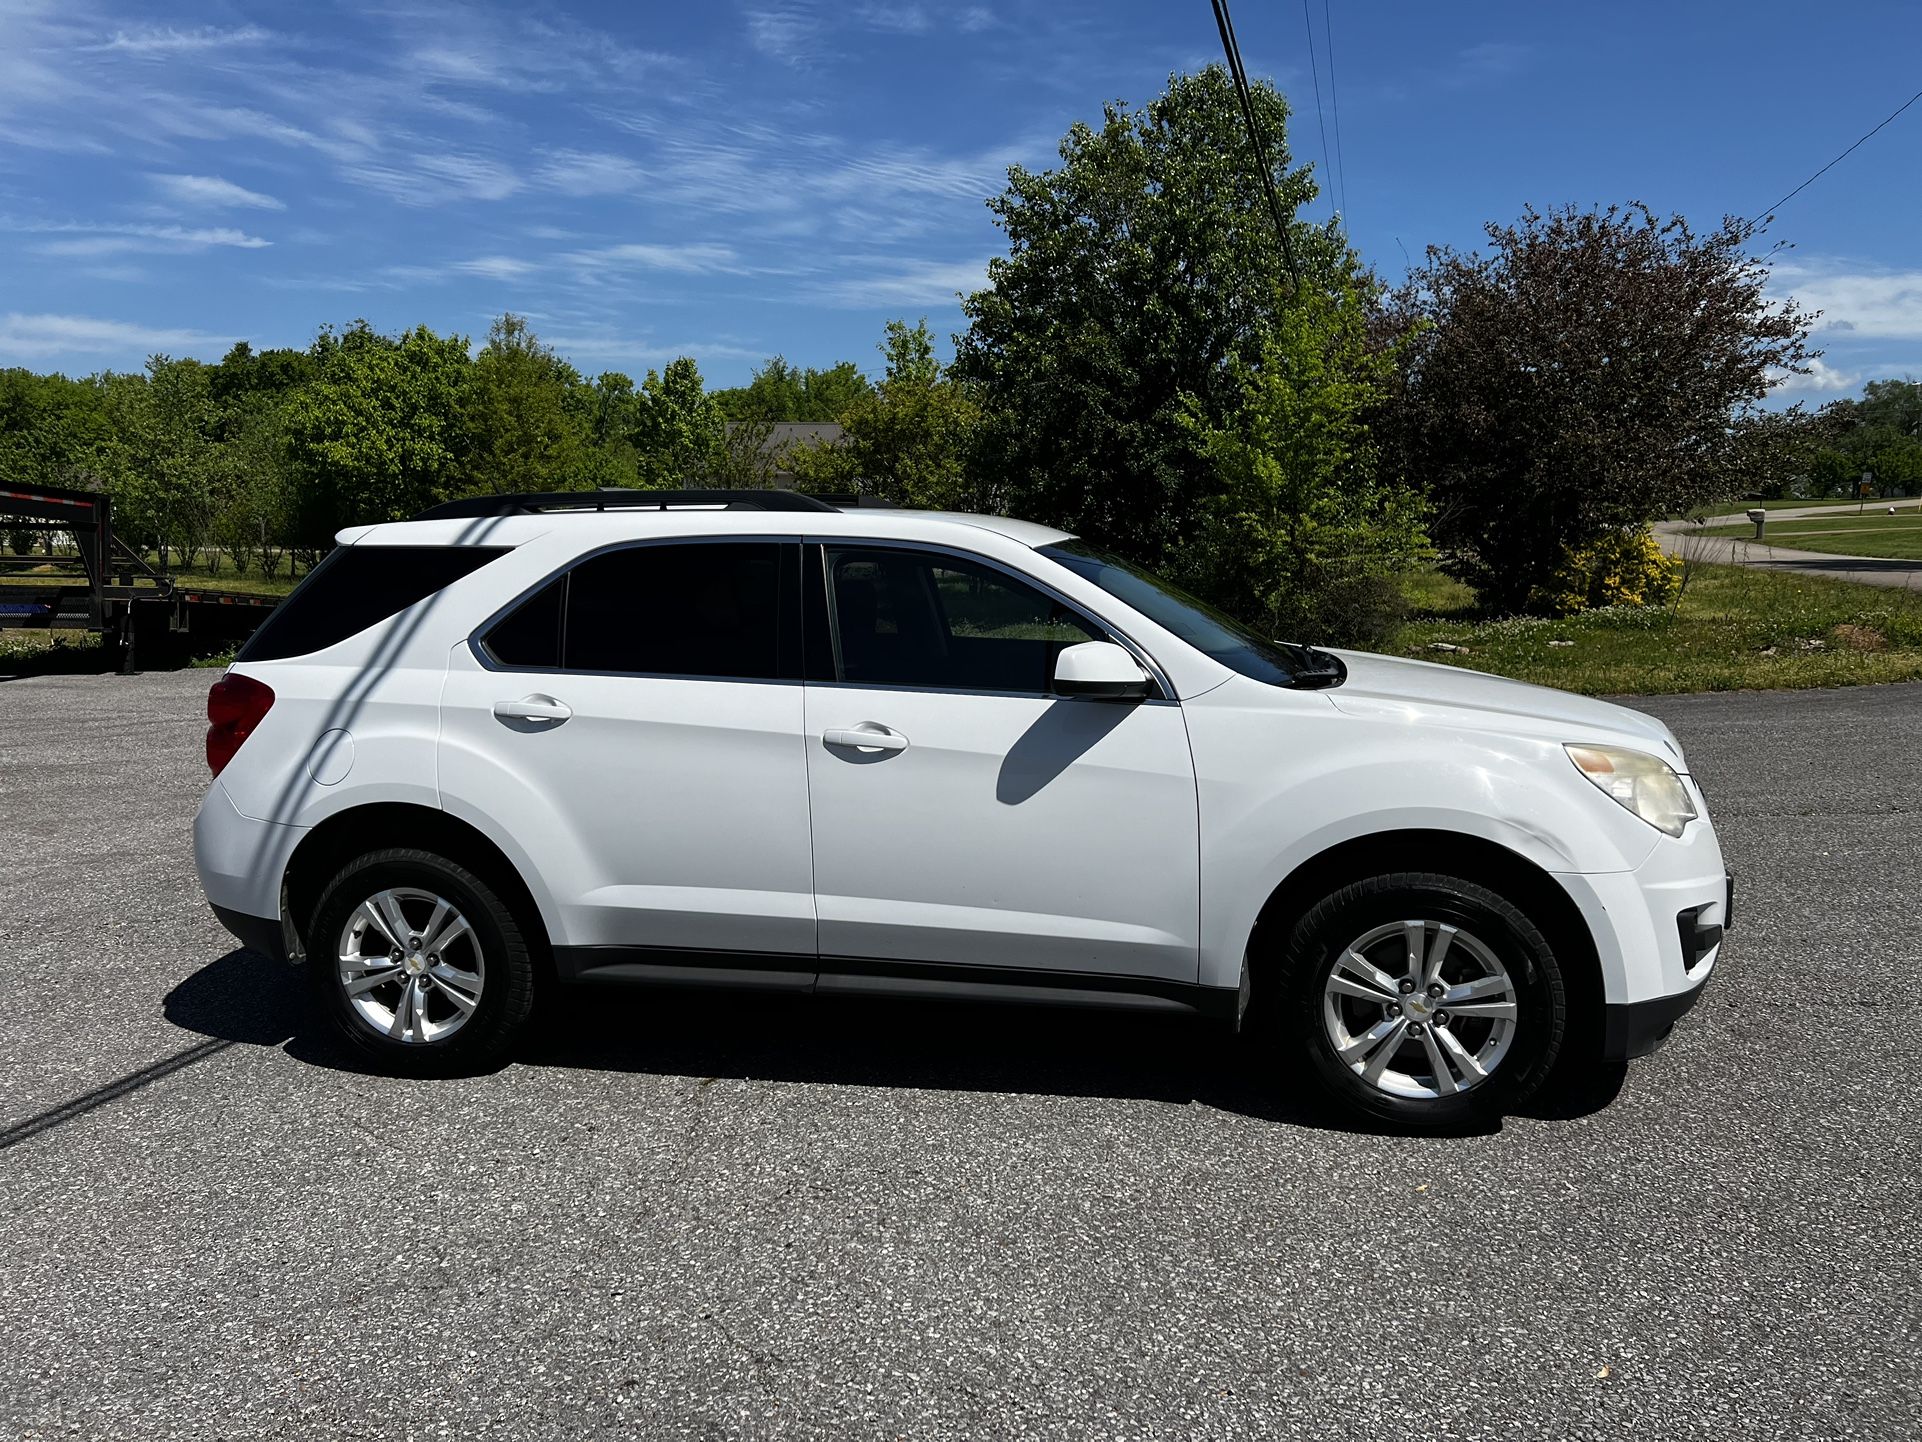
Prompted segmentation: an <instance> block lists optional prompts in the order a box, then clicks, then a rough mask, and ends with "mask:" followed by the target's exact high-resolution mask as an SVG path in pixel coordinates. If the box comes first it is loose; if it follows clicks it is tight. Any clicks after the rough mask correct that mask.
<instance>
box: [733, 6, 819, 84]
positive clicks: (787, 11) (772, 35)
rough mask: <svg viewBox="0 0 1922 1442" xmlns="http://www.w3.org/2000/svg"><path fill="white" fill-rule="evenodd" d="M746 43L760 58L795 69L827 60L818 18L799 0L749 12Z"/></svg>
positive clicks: (810, 7)
mask: <svg viewBox="0 0 1922 1442" xmlns="http://www.w3.org/2000/svg"><path fill="white" fill-rule="evenodd" d="M747 40H748V44H750V45H752V46H753V47H754V48H755V49H756V50H758V51H760V52H761V53H762V54H763V55H765V56H767V57H769V58H770V59H773V60H779V61H780V62H781V63H782V64H784V65H792V66H795V67H796V68H805V67H807V66H810V65H814V64H817V63H818V62H820V61H821V60H824V59H826V58H827V47H826V45H825V35H824V27H823V25H822V23H821V17H820V15H819V13H818V12H817V11H816V10H815V8H814V6H813V5H810V4H803V3H799V0H789V3H785V4H777V5H768V6H764V7H761V8H759V9H754V10H749V11H748V12H747Z"/></svg>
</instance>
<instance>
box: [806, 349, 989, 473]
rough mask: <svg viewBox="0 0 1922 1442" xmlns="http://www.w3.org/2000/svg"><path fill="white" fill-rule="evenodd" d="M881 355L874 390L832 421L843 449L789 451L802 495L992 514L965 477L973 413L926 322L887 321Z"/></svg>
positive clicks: (976, 421) (977, 417) (976, 417)
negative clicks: (840, 495)
mask: <svg viewBox="0 0 1922 1442" xmlns="http://www.w3.org/2000/svg"><path fill="white" fill-rule="evenodd" d="M881 354H882V355H883V356H884V357H885V361H886V364H885V368H884V370H883V372H882V377H881V382H880V384H879V385H877V386H874V387H873V388H872V389H870V390H869V391H868V392H867V393H866V394H863V395H858V396H857V397H856V399H855V400H854V402H853V404H852V405H851V406H850V407H849V408H848V409H847V410H845V411H843V412H842V413H841V414H840V416H839V420H840V422H841V425H842V427H843V428H844V429H845V431H846V433H847V434H846V436H845V438H844V439H843V441H842V442H841V443H840V444H838V445H817V446H810V447H797V448H795V449H794V450H792V451H789V452H788V454H787V466H788V469H789V470H791V471H793V472H794V474H795V476H796V478H797V479H798V480H799V481H800V482H801V484H802V485H803V486H804V487H806V488H809V489H815V490H828V491H846V490H857V489H859V490H863V491H866V492H868V493H870V494H873V495H877V496H881V497H884V498H886V499H888V500H891V501H899V502H901V503H903V504H905V505H910V506H921V507H927V508H930V509H935V510H985V509H991V508H992V497H991V496H990V495H988V494H985V493H984V490H983V488H980V487H978V486H976V485H975V483H974V482H973V480H972V479H971V477H970V473H969V469H968V463H969V459H970V456H971V454H972V451H973V448H974V438H975V432H976V430H977V428H978V427H979V425H980V421H981V412H980V407H979V406H977V405H976V404H975V402H974V400H973V398H972V397H971V396H970V395H969V394H968V390H967V388H966V387H965V386H963V385H962V384H961V383H960V382H958V381H956V380H955V379H954V378H953V377H952V376H950V375H948V374H947V373H946V371H945V370H944V369H943V368H942V366H941V363H940V361H939V360H938V359H936V357H935V354H934V340H933V337H932V336H931V335H929V333H928V323H927V321H926V320H925V319H924V320H922V321H921V322H920V323H919V324H918V325H913V326H910V325H909V324H908V323H907V322H906V321H900V320H891V321H889V322H888V327H887V338H886V339H885V340H883V341H882V342H881Z"/></svg>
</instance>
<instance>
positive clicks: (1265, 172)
mask: <svg viewBox="0 0 1922 1442" xmlns="http://www.w3.org/2000/svg"><path fill="white" fill-rule="evenodd" d="M1210 3H1212V4H1213V5H1214V7H1215V26H1216V28H1217V29H1219V30H1220V31H1221V49H1222V53H1223V54H1224V55H1226V56H1227V57H1228V76H1229V78H1230V79H1231V80H1233V81H1234V83H1235V94H1236V95H1237V96H1239V97H1240V99H1241V118H1242V119H1243V120H1245V121H1246V122H1247V124H1248V143H1249V145H1251V146H1252V147H1253V148H1254V152H1255V170H1256V172H1257V173H1258V174H1259V175H1260V176H1261V188H1262V189H1263V190H1265V191H1266V192H1267V193H1268V210H1269V213H1270V214H1272V215H1273V216H1274V218H1275V233H1276V234H1277V235H1279V236H1280V237H1281V255H1282V259H1283V260H1285V261H1287V263H1288V277H1289V279H1291V280H1292V281H1294V283H1295V289H1296V290H1300V289H1301V271H1300V270H1299V269H1298V268H1297V267H1296V265H1295V246H1294V242H1293V241H1292V240H1290V239H1289V237H1288V221H1287V218H1286V217H1285V216H1283V215H1282V213H1281V197H1280V196H1279V195H1277V194H1275V176H1274V172H1273V171H1272V170H1271V169H1270V168H1269V165H1268V145H1267V142H1265V141H1264V140H1263V139H1262V138H1261V122H1260V121H1258V120H1256V119H1255V102H1254V97H1253V96H1252V95H1250V94H1249V93H1248V72H1247V71H1245V70H1243V69H1242V68H1241V42H1240V41H1238V40H1236V39H1235V22H1234V21H1233V19H1231V18H1230V17H1229V14H1228V0H1210Z"/></svg>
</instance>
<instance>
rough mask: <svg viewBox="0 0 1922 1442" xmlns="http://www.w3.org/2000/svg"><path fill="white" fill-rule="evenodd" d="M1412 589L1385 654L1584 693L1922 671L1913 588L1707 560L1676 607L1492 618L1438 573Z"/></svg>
mask: <svg viewBox="0 0 1922 1442" xmlns="http://www.w3.org/2000/svg"><path fill="white" fill-rule="evenodd" d="M1410 594H1411V597H1413V598H1414V600H1415V604H1416V605H1417V607H1418V609H1419V611H1420V612H1422V614H1418V616H1417V618H1416V619H1415V620H1413V621H1410V622H1409V623H1408V624H1406V625H1404V626H1403V627H1402V628H1401V629H1400V631H1398V632H1397V633H1396V634H1395V635H1394V636H1393V637H1391V638H1390V639H1389V641H1388V642H1387V643H1386V644H1385V645H1384V646H1383V647H1382V649H1383V650H1386V651H1390V652H1393V653H1395V654H1398V655H1404V656H1413V657H1417V658H1419V659H1421V660H1424V661H1440V662H1442V663H1444V664H1447V665H1451V666H1464V667H1467V668H1469V669H1471V670H1476V671H1492V672H1495V673H1496V674H1497V675H1502V676H1513V677H1515V678H1517V679H1518V680H1523V681H1534V682H1537V683H1539V684H1541V685H1544V686H1559V687H1561V688H1562V689H1564V690H1568V691H1582V692H1586V693H1588V694H1589V695H1609V694H1640V695H1657V694H1662V693H1667V692H1678V691H1733V690H1774V689H1788V688H1798V687H1806V686H1854V685H1864V684H1868V683H1872V682H1882V681H1913V680H1918V679H1922V590H1919V591H1917V592H1916V593H1914V594H1910V593H1908V592H1905V591H1889V590H1882V589H1878V588H1873V587H1869V586H1858V585H1854V584H1851V583H1849V582H1846V581H1829V580H1820V579H1816V578H1813V577H1807V576H1786V575H1781V574H1779V573H1776V572H1768V571H1752V570H1746V569H1744V568H1742V567H1739V566H1705V567H1702V568H1701V569H1700V570H1698V571H1697V572H1696V574H1695V576H1694V577H1693V578H1692V579H1691V580H1690V582H1689V587H1688V590H1687V592H1686V593H1685V594H1684V596H1683V597H1682V600H1681V602H1680V603H1679V604H1678V605H1677V606H1676V607H1675V608H1674V609H1673V610H1669V609H1666V608H1650V609H1639V608H1635V607H1626V606H1618V607H1610V608H1608V609H1605V610H1600V611H1588V612H1584V613H1582V614H1580V615H1576V616H1570V617H1567V618H1565V619H1560V620H1546V619H1539V618H1535V617H1509V618H1506V619H1502V620H1493V621H1491V620H1482V619H1479V618H1477V617H1476V616H1475V614H1474V610H1473V607H1474V594H1473V592H1471V591H1469V590H1468V588H1467V587H1465V586H1460V585H1458V584H1457V583H1455V582H1452V581H1448V580H1446V579H1445V578H1440V577H1434V576H1422V577H1418V578H1415V579H1414V580H1413V581H1412V582H1411V585H1410ZM1438 643H1439V644H1442V645H1450V646H1458V647H1460V648H1461V649H1460V650H1457V651H1438V650H1436V649H1434V648H1435V646H1436V645H1437V644H1438ZM1557 643H1560V644H1557Z"/></svg>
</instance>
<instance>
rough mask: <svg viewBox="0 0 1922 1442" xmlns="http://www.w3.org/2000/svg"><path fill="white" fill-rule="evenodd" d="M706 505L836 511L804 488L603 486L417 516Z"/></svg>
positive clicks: (460, 504)
mask: <svg viewBox="0 0 1922 1442" xmlns="http://www.w3.org/2000/svg"><path fill="white" fill-rule="evenodd" d="M674 506H704V507H708V508H711V509H716V510H723V511H833V510H835V509H836V508H835V507H833V506H830V505H829V504H828V503H827V502H826V501H819V500H816V499H815V498H814V497H813V496H804V495H802V494H801V493H800V492H799V491H771V490H770V491H724V490H707V491H637V490H632V489H629V488H624V487H619V486H603V487H601V488H600V489H598V490H592V491H520V492H514V493H512V494H509V495H504V496H463V497H462V498H461V499H459V500H457V501H442V502H441V503H440V504H439V505H438V506H429V507H428V508H427V509H426V510H424V511H422V512H421V513H420V514H419V515H418V516H415V517H414V519H415V520H417V521H470V520H478V519H482V518H486V517H491V516H531V515H537V514H539V513H541V512H543V511H586V510H594V511H665V510H668V509H670V508H672V507H674Z"/></svg>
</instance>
